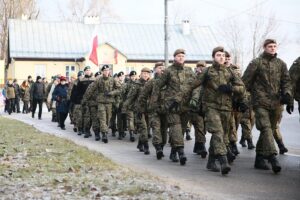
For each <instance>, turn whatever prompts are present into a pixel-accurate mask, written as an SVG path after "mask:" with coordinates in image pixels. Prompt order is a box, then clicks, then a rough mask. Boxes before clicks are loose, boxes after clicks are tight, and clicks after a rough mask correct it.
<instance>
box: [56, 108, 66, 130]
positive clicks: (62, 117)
mask: <svg viewBox="0 0 300 200" xmlns="http://www.w3.org/2000/svg"><path fill="white" fill-rule="evenodd" d="M58 115H59V126H60V127H61V128H64V127H65V121H66V118H67V117H68V113H62V112H60V113H58Z"/></svg>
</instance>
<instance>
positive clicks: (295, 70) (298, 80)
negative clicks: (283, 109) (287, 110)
mask: <svg viewBox="0 0 300 200" xmlns="http://www.w3.org/2000/svg"><path fill="white" fill-rule="evenodd" d="M289 73H290V76H291V79H292V85H293V91H294V98H295V100H296V101H297V102H298V111H299V114H300V57H298V58H297V59H296V60H295V61H294V63H293V65H292V66H291V68H290V70H289Z"/></svg>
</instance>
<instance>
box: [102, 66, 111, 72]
mask: <svg viewBox="0 0 300 200" xmlns="http://www.w3.org/2000/svg"><path fill="white" fill-rule="evenodd" d="M105 69H109V66H108V65H103V66H102V68H101V71H103V70H105Z"/></svg>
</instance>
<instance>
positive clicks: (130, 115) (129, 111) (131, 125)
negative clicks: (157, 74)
mask: <svg viewBox="0 0 300 200" xmlns="http://www.w3.org/2000/svg"><path fill="white" fill-rule="evenodd" d="M136 78H137V74H136V71H131V72H130V73H129V80H128V81H127V82H126V84H125V85H124V86H123V88H122V93H121V96H122V102H123V103H124V102H125V101H126V99H127V97H128V94H129V91H130V90H131V88H132V87H133V86H134V82H135V81H136ZM121 110H122V113H123V114H125V115H126V119H127V127H128V130H129V135H130V141H131V142H134V141H135V137H134V132H135V130H136V128H135V114H134V112H133V108H132V107H130V105H128V107H127V108H126V107H125V106H124V105H122V108H121Z"/></svg>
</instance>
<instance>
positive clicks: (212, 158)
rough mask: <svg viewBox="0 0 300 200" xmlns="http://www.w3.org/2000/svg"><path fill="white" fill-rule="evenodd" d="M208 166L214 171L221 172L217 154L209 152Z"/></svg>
mask: <svg viewBox="0 0 300 200" xmlns="http://www.w3.org/2000/svg"><path fill="white" fill-rule="evenodd" d="M206 168H207V169H208V170H210V171H212V172H220V168H219V167H218V166H217V164H216V158H215V156H213V155H211V154H208V161H207V165H206Z"/></svg>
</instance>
